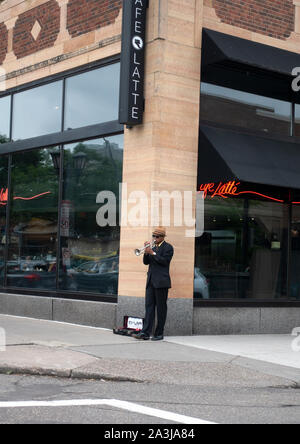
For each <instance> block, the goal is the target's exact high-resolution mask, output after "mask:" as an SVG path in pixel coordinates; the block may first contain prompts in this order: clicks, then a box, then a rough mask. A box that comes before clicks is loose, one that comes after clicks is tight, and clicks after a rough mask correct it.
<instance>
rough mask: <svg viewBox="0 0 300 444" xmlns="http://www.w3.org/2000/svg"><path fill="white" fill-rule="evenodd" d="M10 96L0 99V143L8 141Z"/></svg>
mask: <svg viewBox="0 0 300 444" xmlns="http://www.w3.org/2000/svg"><path fill="white" fill-rule="evenodd" d="M9 123H10V96H7V97H2V98H1V99H0V143H5V142H8V141H9V126H10V125H9Z"/></svg>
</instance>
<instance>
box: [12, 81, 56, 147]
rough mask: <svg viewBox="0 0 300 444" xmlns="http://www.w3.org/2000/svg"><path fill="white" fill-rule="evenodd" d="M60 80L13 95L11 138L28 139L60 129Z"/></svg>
mask: <svg viewBox="0 0 300 444" xmlns="http://www.w3.org/2000/svg"><path fill="white" fill-rule="evenodd" d="M62 85H63V83H62V81H60V82H53V83H50V84H48V85H44V86H39V87H38V88H33V89H30V90H28V91H23V92H20V93H17V94H14V96H13V101H14V102H13V129H12V133H13V134H12V139H13V140H20V139H28V138H31V137H38V136H42V135H44V134H51V133H55V132H59V131H61V117H62V110H61V107H62Z"/></svg>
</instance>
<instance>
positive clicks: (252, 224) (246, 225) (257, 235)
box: [194, 197, 289, 299]
mask: <svg viewBox="0 0 300 444" xmlns="http://www.w3.org/2000/svg"><path fill="white" fill-rule="evenodd" d="M288 208H289V207H288V205H286V204H281V203H277V202H271V201H263V200H259V199H257V200H256V199H253V200H252V199H239V198H228V199H223V198H221V197H215V198H213V199H211V198H207V199H206V201H205V227H204V234H203V235H202V236H201V237H200V238H198V239H196V262H195V267H196V273H195V288H194V293H195V297H196V298H203V299H208V298H212V299H219V298H223V299H226V298H230V299H232V298H253V299H274V298H282V297H287V255H288V214H289V209H288ZM199 273H200V277H199Z"/></svg>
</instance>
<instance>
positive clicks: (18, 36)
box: [13, 0, 60, 58]
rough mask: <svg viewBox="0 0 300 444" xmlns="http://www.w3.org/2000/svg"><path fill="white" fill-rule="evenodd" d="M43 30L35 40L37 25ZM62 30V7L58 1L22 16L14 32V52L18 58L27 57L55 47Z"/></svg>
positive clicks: (48, 3)
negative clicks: (34, 32) (34, 33)
mask: <svg viewBox="0 0 300 444" xmlns="http://www.w3.org/2000/svg"><path fill="white" fill-rule="evenodd" d="M36 22H37V23H38V24H39V26H40V27H41V30H40V32H39V34H38V36H37V38H36V40H35V39H34V37H33V35H32V33H31V31H32V29H33V26H34V25H35V23H36ZM59 29H60V7H59V6H58V3H57V2H56V0H50V1H49V2H47V3H44V4H43V5H41V6H38V7H36V8H33V9H30V10H29V11H26V12H24V13H23V14H20V15H19V17H18V19H17V21H16V24H15V27H14V32H13V51H14V53H15V55H16V57H17V58H20V57H25V56H27V55H29V54H33V53H34V52H36V51H40V50H42V49H45V48H50V47H51V46H53V45H54V42H55V40H56V39H57V36H58V33H59Z"/></svg>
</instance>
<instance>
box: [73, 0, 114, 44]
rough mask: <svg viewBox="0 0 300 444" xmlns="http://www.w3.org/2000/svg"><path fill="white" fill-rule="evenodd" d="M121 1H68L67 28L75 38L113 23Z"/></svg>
mask: <svg viewBox="0 0 300 444" xmlns="http://www.w3.org/2000/svg"><path fill="white" fill-rule="evenodd" d="M121 7H122V0H69V3H68V19H67V23H68V25H67V27H68V31H69V33H70V35H71V36H72V37H76V36H78V35H80V34H84V33H86V32H89V31H93V30H95V29H98V28H101V27H102V26H108V25H110V24H112V23H114V21H115V19H116V18H117V16H118V15H119V12H120V9H121Z"/></svg>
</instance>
